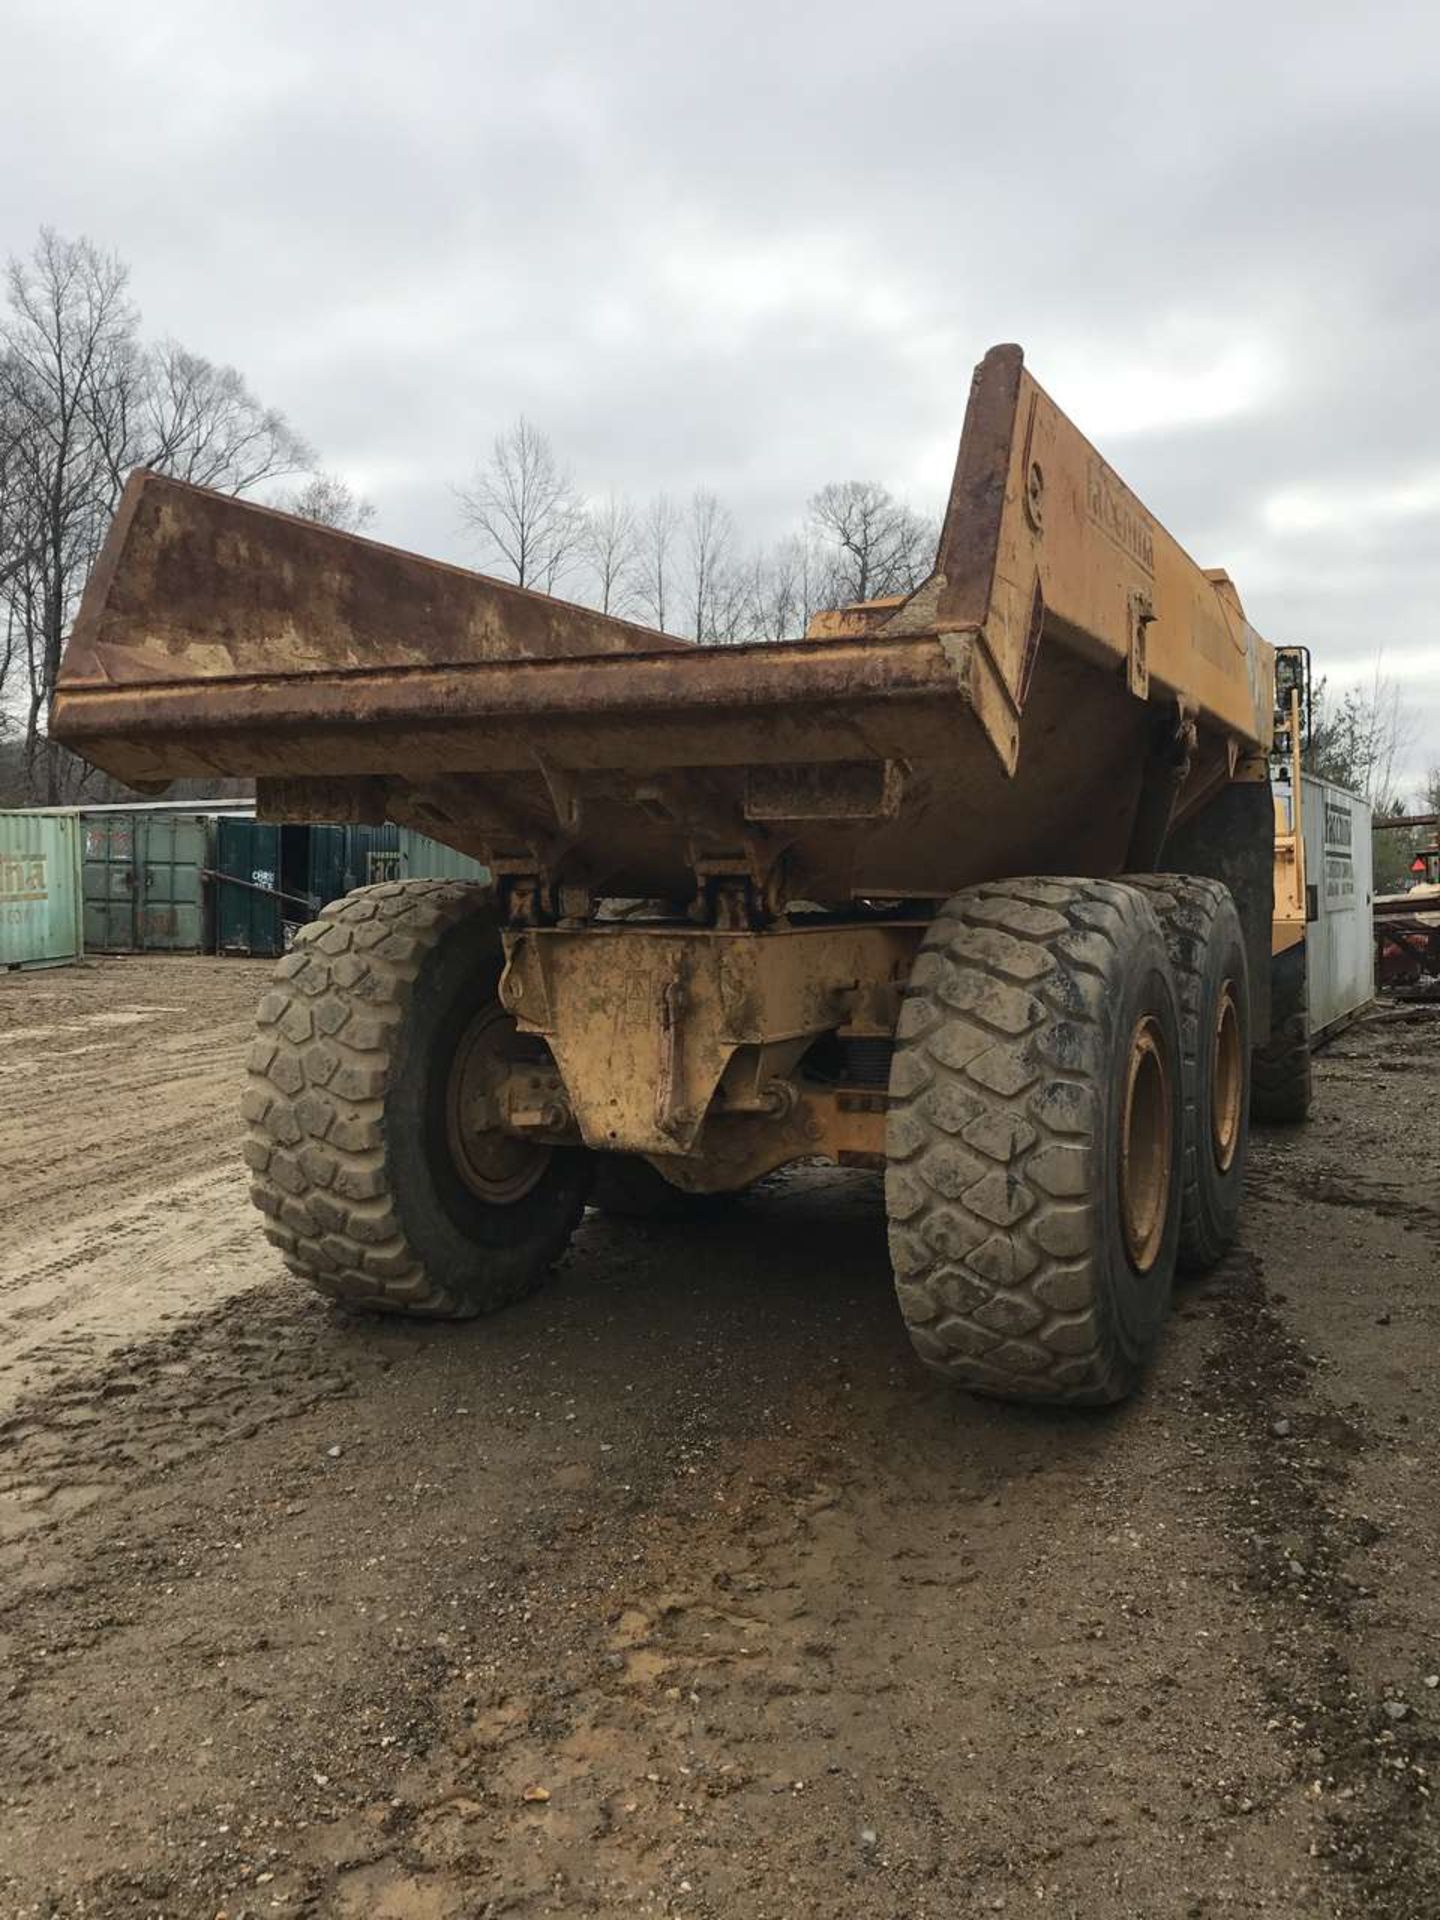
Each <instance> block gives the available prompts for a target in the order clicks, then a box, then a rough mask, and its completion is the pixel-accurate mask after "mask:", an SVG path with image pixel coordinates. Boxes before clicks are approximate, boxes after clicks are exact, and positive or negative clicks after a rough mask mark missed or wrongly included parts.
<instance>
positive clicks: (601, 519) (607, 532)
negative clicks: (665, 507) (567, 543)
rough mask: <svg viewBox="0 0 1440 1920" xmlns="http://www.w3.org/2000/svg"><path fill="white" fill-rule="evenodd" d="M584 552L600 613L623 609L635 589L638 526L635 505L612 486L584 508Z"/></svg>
mask: <svg viewBox="0 0 1440 1920" xmlns="http://www.w3.org/2000/svg"><path fill="white" fill-rule="evenodd" d="M583 539H584V547H585V556H586V558H587V559H588V560H589V562H590V565H591V567H592V569H593V570H594V574H595V586H596V590H597V593H598V597H599V601H600V611H601V612H602V613H617V614H618V613H624V612H625V611H626V609H627V607H628V605H629V604H630V601H631V600H632V598H633V596H634V592H635V584H634V573H635V566H636V561H637V560H638V558H639V547H640V528H639V523H638V522H637V520H636V518H635V509H634V507H633V506H632V505H631V504H630V502H629V501H628V500H627V499H626V498H625V496H624V495H623V494H620V493H616V492H615V490H614V488H613V487H612V488H611V490H610V492H609V493H607V494H606V496H605V498H604V499H603V500H600V501H597V502H596V504H595V505H593V506H591V507H590V508H589V509H587V511H586V514H585V523H584V530H583Z"/></svg>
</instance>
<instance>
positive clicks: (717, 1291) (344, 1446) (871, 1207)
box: [0, 960, 1440, 1920]
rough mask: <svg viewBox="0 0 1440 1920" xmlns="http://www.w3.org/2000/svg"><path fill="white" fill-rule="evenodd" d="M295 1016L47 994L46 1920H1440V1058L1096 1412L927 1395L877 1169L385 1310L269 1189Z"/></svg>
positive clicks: (141, 968)
mask: <svg viewBox="0 0 1440 1920" xmlns="http://www.w3.org/2000/svg"><path fill="white" fill-rule="evenodd" d="M262 978H263V970H262V969H260V968H257V967H254V966H251V965H246V964H241V963H230V962H215V961H187V960H164V961H160V960H157V961H146V960H132V961H111V962H102V963H99V964H95V965H91V966H87V967H85V968H82V969H71V970H66V971H63V972H56V973H50V974H31V975H4V976H0V1041H3V1046H0V1096H3V1097H0V1915H3V1916H4V1920H11V1917H12V1916H13V1917H14V1920H19V1916H32V1915H33V1916H39V1915H45V1916H62V1915H63V1916H71V1915H73V1916H77V1917H78V1916H81V1915H83V1916H86V1917H87V1920H97V1917H104V1916H115V1917H116V1920H120V1917H121V1916H124V1917H126V1920H131V1917H135V1920H138V1917H139V1916H147V1917H150V1916H165V1917H166V1920H169V1917H170V1916H175V1920H194V1917H195V1916H200V1917H201V1920H216V1916H220V1915H224V1916H227V1920H242V1916H250V1920H260V1917H261V1916H264V1917H265V1920H269V1917H270V1916H275V1915H301V1914H304V1915H316V1916H334V1917H335V1920H350V1917H352V1916H353V1917H354V1920H360V1917H361V1916H365V1920H472V1917H474V1920H479V1917H480V1916H498V1915H502V1914H503V1915H523V1916H538V1915H542V1914H556V1915H560V1914H563V1915H584V1914H611V1913H617V1914H618V1913H632V1912H633V1913H638V1914H655V1915H660V1914H665V1915H670V1914H675V1915H693V1916H725V1917H726V1920H732V1917H733V1920H766V1917H767V1916H771V1917H773V1920H800V1917H801V1916H804V1917H806V1920H808V1917H809V1916H817V1917H819V1916H824V1917H825V1920H831V1917H832V1916H849V1915H857V1916H858V1915H864V1916H867V1920H868V1917H870V1916H874V1917H875V1920H932V1917H933V1920H940V1916H945V1920H950V1916H963V1915H970V1914H988V1913H997V1912H1003V1913H1006V1914H1009V1915H1016V1914H1031V1913H1033V1914H1035V1915H1037V1916H1039V1915H1046V1914H1053V1915H1065V1916H1077V1917H1079V1916H1083V1917H1084V1920H1109V1917H1110V1916H1135V1920H1168V1917H1169V1916H1187V1917H1188V1916H1207V1917H1208V1916H1229V1915H1241V1914H1269V1915H1305V1916H1309V1915H1322V1916H1324V1915H1334V1916H1344V1917H1345V1920H1350V1917H1351V1916H1357V1917H1358V1916H1361V1915H1364V1916H1368V1917H1370V1920H1375V1917H1377V1916H1378V1917H1380V1920H1422V1917H1423V1920H1434V1917H1435V1916H1436V1915H1437V1914H1440V1844H1437V1826H1436V1822H1435V1818H1434V1815H1433V1811H1432V1805H1431V1793H1432V1790H1433V1780H1432V1775H1433V1773H1434V1771H1435V1769H1436V1767H1437V1762H1440V1580H1437V1575H1436V1568H1437V1564H1440V1503H1437V1501H1436V1499H1435V1495H1434V1480H1435V1459H1436V1455H1435V1447H1436V1439H1437V1433H1440V1385H1437V1375H1436V1369H1435V1368H1434V1367H1433V1365H1432V1364H1431V1363H1430V1356H1431V1354H1432V1353H1433V1351H1434V1349H1435V1342H1436V1335H1437V1330H1440V1295H1437V1285H1436V1244H1437V1238H1440V1174H1437V1168H1440V1020H1436V1019H1433V1018H1431V1019H1424V1018H1419V1019H1414V1020H1394V1019H1390V1020H1384V1021H1379V1022H1372V1023H1370V1024H1367V1025H1365V1026H1363V1027H1360V1028H1356V1029H1353V1030H1352V1031H1351V1032H1350V1033H1349V1034H1348V1035H1346V1036H1344V1037H1342V1038H1341V1039H1340V1040H1339V1041H1338V1042H1336V1043H1335V1045H1334V1046H1333V1047H1331V1048H1330V1049H1329V1050H1328V1052H1327V1053H1326V1054H1325V1056H1324V1059H1323V1064H1322V1066H1321V1068H1320V1073H1319V1103H1318V1109H1317V1114H1316V1117H1315V1119H1314V1121H1313V1122H1312V1124H1311V1125H1310V1126H1309V1127H1307V1128H1305V1129H1303V1130H1297V1131H1293V1132H1284V1133H1281V1132H1278V1131H1276V1132H1268V1133H1265V1134H1263V1135H1261V1136H1260V1137H1259V1138H1258V1139H1257V1141H1256V1145H1255V1152H1254V1158H1253V1167H1252V1178H1251V1196H1250V1204H1249V1209H1248V1214H1247V1222H1246V1229H1245V1237H1244V1243H1243V1245H1242V1246H1241V1247H1240V1249H1239V1250H1238V1251H1237V1252H1236V1253H1235V1254H1234V1255H1233V1256H1232V1257H1231V1259H1230V1260H1229V1261H1228V1262H1227V1263H1226V1265H1225V1266H1224V1267H1223V1269H1221V1270H1220V1271H1218V1272H1216V1273H1214V1274H1213V1275H1211V1276H1209V1277H1208V1278H1207V1279H1206V1280H1205V1281H1204V1282H1202V1283H1200V1284H1198V1285H1192V1286H1190V1287H1187V1288H1186V1289H1185V1290H1184V1291H1183V1292H1182V1293H1181V1295H1180V1298H1179V1300H1178V1303H1177V1312H1176V1317H1175V1320H1174V1323H1173V1325H1172V1328H1171V1330H1170V1334H1169V1337H1168V1339H1167V1343H1166V1347H1165V1351H1164V1354H1163V1357H1162V1360H1161V1363H1160V1365H1159V1367H1158V1369H1157V1372H1156V1374H1155V1377H1154V1380H1153V1383H1152V1385H1151V1386H1150V1388H1149V1390H1148V1391H1147V1392H1146V1393H1145V1395H1144V1396H1143V1397H1142V1398H1141V1399H1139V1400H1138V1401H1137V1402H1136V1403H1134V1404H1133V1405H1131V1406H1129V1407H1126V1408H1124V1409H1122V1410H1120V1411H1118V1412H1117V1413H1115V1414H1112V1415H1106V1416H1101V1417H1096V1416H1094V1415H1084V1416H1076V1415H1068V1416H1061V1415H1058V1414H1054V1413H1038V1412H1031V1411H1027V1410H1025V1409H1016V1408H1010V1407H1005V1406H998V1405H992V1404H987V1403H984V1402H980V1401H975V1400H970V1399H966V1398H964V1397H963V1396H959V1395H956V1394H955V1393H953V1392H950V1391H948V1390H946V1389H945V1388H944V1387H943V1385H941V1384H940V1383H938V1382H936V1381H934V1380H932V1379H931V1378H930V1377H929V1376H927V1375H925V1374H924V1373H922V1372H921V1370H920V1369H919V1368H918V1366H917V1365H916V1364H915V1362H914V1361H913V1360H912V1358H911V1356H910V1353H909V1349H908V1346H907V1344H906V1342H905V1340H904V1337H903V1335H902V1333H901V1330H900V1326H899V1322H898V1319H897V1316H896V1313H895V1309H894V1305H893V1301H892V1298H891V1295H890V1284H889V1276H888V1270H887V1266H886V1261H885V1250H884V1232H883V1222H882V1218H881V1213H880V1201H879V1189H878V1183H877V1182H876V1181H875V1180H874V1179H873V1178H870V1177H868V1176H863V1175H854V1174H841V1173H836V1172H829V1171H821V1170H810V1169H807V1170H803V1171H795V1172H792V1173H790V1174H787V1175H786V1176H783V1177H781V1178H778V1179H775V1180H772V1181H770V1182H768V1183H766V1184H765V1185H764V1186H763V1187H762V1188H761V1189H759V1190H757V1191H756V1192H755V1193H754V1194H752V1195H750V1196H748V1197H747V1198H746V1199H745V1200H744V1201H742V1202H741V1203H740V1204H738V1205H737V1206H736V1207H735V1208H734V1209H733V1211H731V1212H729V1213H727V1214H726V1215H724V1216H723V1217H721V1218H719V1219H712V1220H707V1221H706V1223H705V1225H704V1226H703V1228H700V1229H696V1228H693V1227H692V1228H691V1229H689V1230H687V1229H684V1228H680V1227H667V1228H663V1229H662V1228H660V1227H646V1226H636V1225H634V1224H630V1223H620V1222H611V1221H608V1220H602V1219H600V1218H599V1217H598V1216H595V1215H591V1216H589V1218H588V1220H587V1223H586V1225H585V1227H584V1228H583V1229H582V1231H581V1233H580V1234H579V1236H578V1237H577V1240H576V1242H575V1245H574V1248H573V1250H572V1252H571V1253H570V1254H569V1256H568V1257H567V1259H566V1261H565V1262H564V1264H563V1265H562V1267H561V1268H560V1269H559V1271H558V1272H557V1274H556V1276H555V1279H554V1281H553V1283H552V1285H551V1286H550V1287H549V1288H548V1289H547V1290H546V1291H545V1292H544V1293H542V1294H540V1295H538V1296H537V1297H535V1298H534V1299H532V1300H530V1301H527V1302H525V1303H524V1304H523V1305H521V1306H520V1307H518V1308H516V1309H513V1310H511V1311H510V1312H508V1313H506V1314H504V1315H501V1316H499V1317H498V1318H497V1319H495V1320H493V1321H491V1322H488V1323H485V1324H483V1325H471V1326H467V1327H461V1328H448V1329H447V1328H437V1327H407V1326H404V1325H399V1324H392V1323H376V1322H364V1321H360V1320H347V1319H345V1318H342V1317H339V1316H337V1315H335V1314H334V1313H332V1312H330V1311H329V1310H327V1309H326V1308H325V1307H324V1306H323V1305H322V1304H321V1303H320V1302H319V1301H318V1300H315V1299H312V1298H311V1297H310V1296H309V1295H308V1294H307V1293H306V1292H305V1291H304V1290H303V1289H302V1288H300V1287H299V1286H298V1285H297V1284H296V1283H294V1282H292V1281H291V1280H290V1279H289V1278H288V1277H287V1276H286V1275H285V1274H284V1273H283V1271H281V1270H280V1269H279V1268H278V1266H277V1264H276V1262H275V1261H274V1260H273V1259H272V1257H271V1255H270V1253H269V1252H268V1250H267V1249H266V1248H265V1246H264V1244H263V1242H262V1240H261V1239H260V1236H259V1234H258V1232H257V1230H256V1228H255V1226H254V1224H252V1220H251V1219H250V1217H249V1209H248V1207H247V1205H246V1201H245V1196H244V1183H243V1178H242V1176H241V1174H240V1172H239V1170H238V1132H239V1127H238V1122H237V1120H236V1116H235V1105H236V1099H235V1096H236V1087H235V1081H236V1078H237V1070H238V1064H239V1059H240V1055H241V1052H242V1050H243V1046H244V1041H245V1037H246V1030H247V1027H248V1023H249V1014H250V1008H251V1006H252V1004H253V1001H254V999H255V997H256V995H257V992H258V990H259V985H260V981H261V979H262Z"/></svg>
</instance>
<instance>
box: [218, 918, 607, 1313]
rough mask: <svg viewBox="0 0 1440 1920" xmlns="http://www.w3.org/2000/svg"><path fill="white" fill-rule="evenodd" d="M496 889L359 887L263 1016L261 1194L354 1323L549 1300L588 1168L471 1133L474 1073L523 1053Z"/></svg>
mask: <svg viewBox="0 0 1440 1920" xmlns="http://www.w3.org/2000/svg"><path fill="white" fill-rule="evenodd" d="M489 902H490V895H489V892H488V890H487V889H486V888H485V887H483V886H476V885H472V884H468V883H465V882H461V881H454V880H402V881H391V882H388V883H386V884H385V885H382V886H376V887H361V888H360V889H359V890H358V891H356V892H354V893H351V894H347V895H346V897H345V898H344V899H343V900H337V901H335V902H334V903H333V904H332V905H330V906H327V907H326V908H325V909H324V910H323V912H322V913H321V914H320V916H319V918H318V919H317V920H315V921H314V922H313V924H311V925H310V926H307V927H303V928H302V929H301V930H300V933H299V935H298V937H297V940H296V944H295V948H294V951H293V952H291V953H288V954H286V956H285V957H284V959H283V960H281V961H280V963H279V964H278V966H277V967H276V969H275V981H274V985H273V987H272V988H271V990H270V992H269V993H267V994H266V995H265V997H264V999H263V1000H262V1001H261V1002H260V1010H259V1037H258V1039H257V1040H256V1041H255V1043H254V1045H253V1047H252V1049H251V1053H250V1084H249V1088H248V1090H247V1092H246V1095H245V1102H244V1112H245V1118H246V1120H247V1121H248V1122H249V1137H248V1140H247V1142H246V1147H245V1157H246V1159H247V1161H248V1162H249V1165H250V1167H251V1169H252V1183H251V1189H250V1190H251V1195H252V1197H253V1199H254V1201H255V1204H256V1205H257V1206H258V1207H259V1208H260V1209H261V1211H262V1212H263V1213H264V1215H265V1231H266V1233H267V1234H268V1235H269V1237H270V1239H271V1240H272V1241H273V1242H274V1243H275V1245H276V1246H278V1247H279V1248H280V1249H281V1251H282V1252H283V1253H284V1255H285V1259H286V1263H287V1265H289V1266H290V1267H291V1269H292V1270H293V1271H294V1272H296V1273H299V1274H301V1275H303V1276H304V1277H305V1278H306V1279H307V1280H309V1281H310V1282H311V1283H312V1284H313V1285H314V1286H315V1287H317V1288H318V1289H319V1291H320V1292H321V1293H323V1294H326V1295H328V1296H329V1297H330V1298H331V1299H333V1300H337V1301H340V1302H342V1303H344V1304H345V1305H346V1306H350V1307H358V1308H364V1309H370V1310H375V1311H379V1312H387V1313H407V1314H419V1315H425V1316H430V1317H439V1318H452V1319H465V1318H468V1317H470V1316H471V1315H473V1314H477V1313H488V1312H491V1311H492V1310H493V1309H495V1308H497V1307H502V1306H505V1305H507V1304H508V1303H509V1302H510V1301H512V1300H515V1299H518V1298H519V1297H520V1296H521V1295H523V1294H526V1293H529V1292H530V1291H531V1290H532V1289H533V1288H534V1287H536V1286H537V1285H538V1284H539V1282H540V1281H541V1279H543V1277H544V1275H545V1273H546V1272H547V1270H548V1269H549V1267H550V1266H551V1265H552V1263H553V1262H554V1261H555V1260H556V1258H557V1257H558V1256H559V1254H560V1253H561V1252H562V1251H563V1249H564V1247H565V1245H566V1243H567V1242H568V1240H569V1238H570V1235H571V1233H572V1232H573V1231H574V1228H575V1226H576V1223H577V1222H578V1221H579V1219H580V1217H581V1214H582V1213H583V1211H584V1207H585V1196H586V1192H587V1189H588V1185H589V1178H590V1163H589V1156H588V1155H587V1154H585V1153H583V1152H581V1151H579V1150H576V1149H564V1148H554V1149H550V1148H543V1147H537V1146H534V1145H531V1144H529V1143H526V1142H521V1141H514V1140H511V1139H510V1138H509V1136H506V1135H504V1134H500V1133H495V1134H487V1135H479V1136H476V1135H473V1134H468V1133H466V1132H465V1131H464V1130H463V1129H461V1128H460V1126H459V1124H458V1115H459V1113H460V1112H461V1110H462V1109H461V1107H460V1104H459V1102H460V1098H461V1094H462V1093H463V1092H465V1091H466V1090H467V1088H468V1085H469V1083H468V1081H466V1080H464V1079H463V1077H459V1078H457V1076H463V1075H464V1074H466V1073H469V1072H471V1071H475V1070H478V1069H476V1068H475V1063H476V1062H477V1061H478V1062H480V1063H481V1065H482V1066H483V1065H484V1064H485V1063H486V1062H487V1061H489V1060H491V1059H492V1057H493V1058H495V1059H502V1058H503V1055H504V1051H505V1049H506V1048H508V1047H512V1046H513V1045H514V1044H515V1042H514V1023H513V1021H510V1019H509V1016H508V1015H506V1014H504V1013H503V1011H502V1010H501V1009H500V1006H499V1003H498V1000H497V999H496V986H497V983H498V981H499V976H500V968H501V962H502V957H503V956H502V953H501V946H500V938H499V933H498V931H497V927H496V923H495V920H494V917H493V915H492V913H491V912H490V906H489Z"/></svg>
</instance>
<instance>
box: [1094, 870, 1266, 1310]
mask: <svg viewBox="0 0 1440 1920" xmlns="http://www.w3.org/2000/svg"><path fill="white" fill-rule="evenodd" d="M1125 882H1126V885H1127V886H1132V887H1138V888H1140V890H1141V891H1142V892H1143V893H1144V894H1145V897H1146V898H1147V899H1148V900H1149V902H1150V904H1151V906H1152V907H1153V908H1154V909H1155V914H1156V918H1157V919H1158V920H1159V922H1160V928H1161V931H1162V932H1163V933H1164V935H1165V944H1166V947H1167V949H1168V951H1169V954H1170V966H1171V969H1172V971H1173V972H1174V975H1175V991H1176V993H1177V995H1178V996H1179V1001H1180V1052H1181V1078H1182V1084H1183V1088H1184V1104H1185V1141H1184V1173H1183V1177H1182V1180H1181V1192H1180V1246H1179V1252H1178V1256H1177V1258H1178V1263H1179V1265H1180V1267H1181V1268H1182V1269H1183V1270H1184V1271H1186V1272H1189V1273H1203V1272H1205V1271H1206V1270H1207V1269H1208V1268H1210V1267H1213V1266H1214V1265H1215V1264H1216V1262H1217V1261H1218V1260H1220V1259H1221V1258H1222V1257H1223V1255H1224V1254H1225V1252H1226V1250H1227V1249H1228V1248H1229V1247H1230V1245H1231V1244H1232V1242H1233V1241H1234V1239H1235V1235H1236V1233H1237V1232H1238V1230H1239V1226H1240V1204H1241V1199H1242V1193H1243V1188H1244V1184H1245V1163H1246V1159H1247V1156H1248V1151H1249V1144H1250V987H1249V969H1248V967H1247V964H1246V959H1245V938H1244V935H1243V933H1242V932H1241V929H1240V916H1239V914H1238V913H1237V912H1236V911H1235V902H1234V901H1233V900H1232V899H1231V897H1230V890H1229V888H1228V887H1225V886H1223V885H1222V884H1221V882H1220V881H1218V880H1208V879H1205V878H1203V877H1202V876H1201V875H1198V874H1186V873H1150V874H1127V875H1126V876H1125ZM1227 987H1228V989H1229V992H1228V994H1227V992H1226V989H1227ZM1222 1013H1223V1014H1224V1027H1225V1030H1224V1031H1223V1032H1222Z"/></svg>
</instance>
